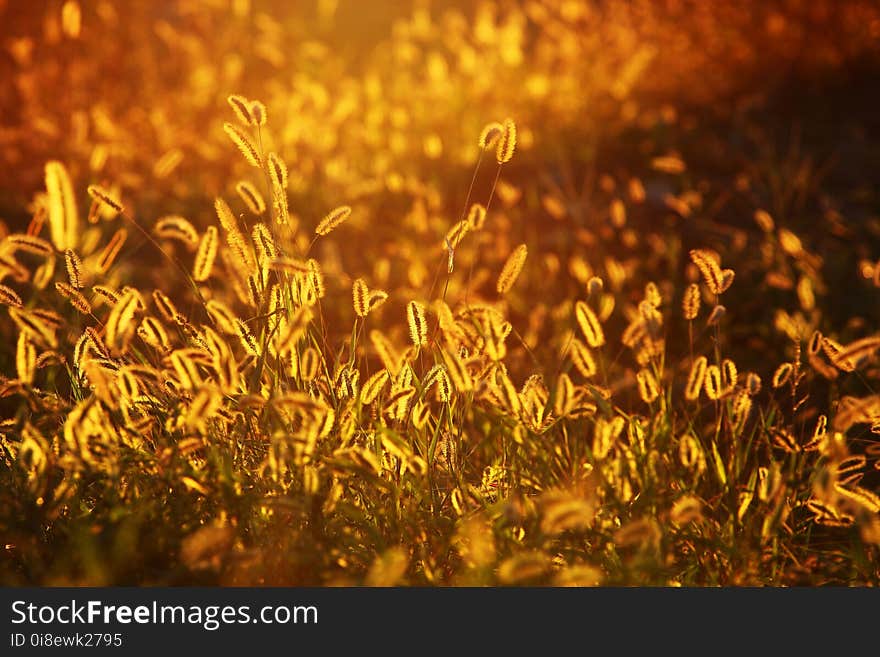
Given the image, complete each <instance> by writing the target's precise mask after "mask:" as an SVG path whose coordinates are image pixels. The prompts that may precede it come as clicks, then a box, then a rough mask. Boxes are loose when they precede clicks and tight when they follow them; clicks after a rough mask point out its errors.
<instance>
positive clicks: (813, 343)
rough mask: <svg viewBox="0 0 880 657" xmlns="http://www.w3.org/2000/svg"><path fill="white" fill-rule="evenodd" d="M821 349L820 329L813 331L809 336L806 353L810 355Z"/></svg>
mask: <svg viewBox="0 0 880 657" xmlns="http://www.w3.org/2000/svg"><path fill="white" fill-rule="evenodd" d="M821 350H822V332H821V331H813V334H812V335H811V336H810V341H809V342H808V343H807V353H808V354H809V355H810V356H815V355H816V354H818V353H819V352H820V351H821Z"/></svg>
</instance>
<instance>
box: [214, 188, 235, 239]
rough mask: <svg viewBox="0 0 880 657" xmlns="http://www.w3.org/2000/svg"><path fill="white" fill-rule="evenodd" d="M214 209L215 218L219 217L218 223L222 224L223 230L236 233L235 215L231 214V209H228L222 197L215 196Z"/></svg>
mask: <svg viewBox="0 0 880 657" xmlns="http://www.w3.org/2000/svg"><path fill="white" fill-rule="evenodd" d="M214 210H215V211H216V212H217V218H218V219H220V225H221V226H223V230H225V231H226V232H228V233H238V232H239V230H238V221H237V220H236V219H235V215H234V214H232V210H230V209H229V205H228V204H227V203H226V201H224V200H223V199H222V198H219V197H218V198H217V199H215V200H214Z"/></svg>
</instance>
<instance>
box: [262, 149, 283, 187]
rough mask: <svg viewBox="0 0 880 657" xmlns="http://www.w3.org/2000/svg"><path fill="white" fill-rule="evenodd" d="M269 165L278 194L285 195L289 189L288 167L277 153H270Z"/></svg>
mask: <svg viewBox="0 0 880 657" xmlns="http://www.w3.org/2000/svg"><path fill="white" fill-rule="evenodd" d="M267 164H268V165H269V178H271V180H272V185H274V187H275V188H276V190H278V193H283V192H284V190H286V189H287V165H286V164H285V163H284V160H282V159H281V158H280V157H278V156H277V155H276V154H275V153H269V157H268V158H267Z"/></svg>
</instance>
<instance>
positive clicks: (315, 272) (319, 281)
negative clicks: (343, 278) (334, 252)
mask: <svg viewBox="0 0 880 657" xmlns="http://www.w3.org/2000/svg"><path fill="white" fill-rule="evenodd" d="M306 266H307V267H308V268H309V273H308V275H307V277H306V278H307V280H308V283H309V286H310V287H311V288H312V290H313V291H314V294H315V296H316V297H317V298H318V299H323V298H324V295H325V294H326V293H327V290H326V288H325V287H324V273H323V271H322V270H321V263H319V262H318V261H317V260H315V259H314V258H309V259H308V261H307V262H306Z"/></svg>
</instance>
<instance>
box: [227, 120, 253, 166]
mask: <svg viewBox="0 0 880 657" xmlns="http://www.w3.org/2000/svg"><path fill="white" fill-rule="evenodd" d="M223 130H224V132H226V135H227V136H228V137H229V139H231V140H232V143H233V144H235V145H236V146H237V147H238V150H240V151H241V154H242V155H244V159H245V160H247V163H248V164H250V165H251V166H252V167H256V168H258V169H259V168H260V167H261V166H262V158H260V151H258V150H257V147H256V146H254V144H253V142H252V141H251V139H250V137H248V136H247V135H246V134H245V133H244V132H242V130H241V129H240V128H237V127H236V126H234V125H232V124H231V123H224V124H223Z"/></svg>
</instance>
